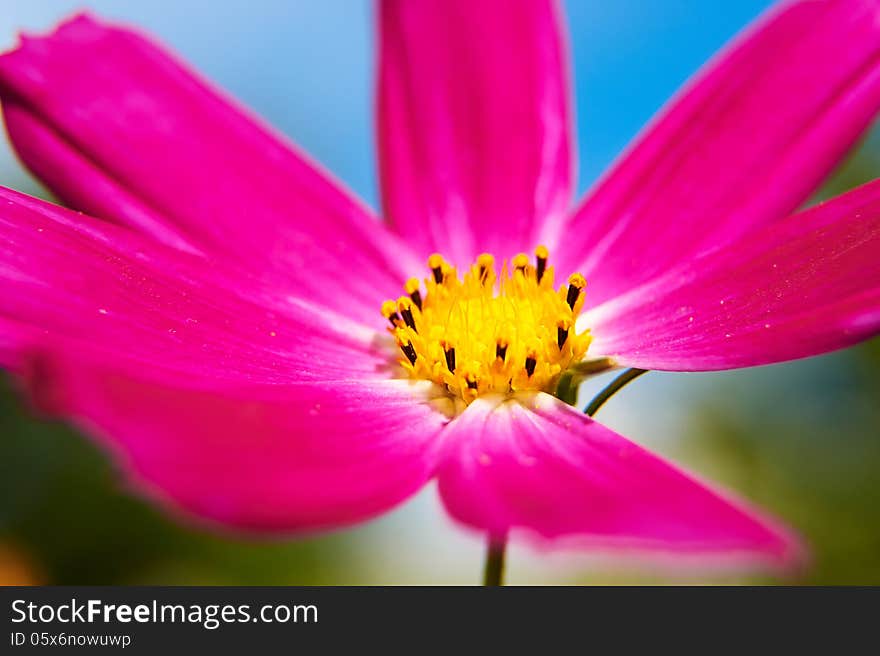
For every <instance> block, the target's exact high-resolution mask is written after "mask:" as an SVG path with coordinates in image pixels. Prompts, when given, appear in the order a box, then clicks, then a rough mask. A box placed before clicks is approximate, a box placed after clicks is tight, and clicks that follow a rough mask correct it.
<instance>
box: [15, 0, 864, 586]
mask: <svg viewBox="0 0 880 656" xmlns="http://www.w3.org/2000/svg"><path fill="white" fill-rule="evenodd" d="M10 3H11V9H12V10H11V11H10V9H9V4H10ZM75 4H76V3H71V2H48V1H47V2H39V1H37V2H35V1H33V0H28V1H25V0H7V3H5V6H6V9H4V15H3V16H2V17H0V37H2V38H3V39H5V43H11V35H12V33H13V31H14V30H15V29H17V28H18V27H21V26H23V25H27V26H29V27H33V28H40V29H44V28H45V27H46V26H48V25H50V24H51V23H52V22H54V21H55V20H57V18H58V17H60V16H63V15H64V14H65V13H67V12H69V11H70V9H71V8H72V7H73V6H75ZM88 4H89V6H93V7H94V8H96V9H97V10H98V11H100V12H103V13H108V14H110V15H113V16H119V17H121V18H124V19H126V20H129V21H131V22H135V23H137V24H140V25H144V26H147V27H148V28H149V29H150V30H152V31H154V32H156V33H158V34H159V35H160V36H161V37H162V39H163V40H165V41H166V42H170V43H171V44H172V45H173V46H174V47H175V48H176V49H177V50H179V51H181V52H182V53H183V55H184V56H185V57H187V58H188V59H190V60H191V61H193V62H194V63H195V64H196V65H197V66H198V67H199V68H201V69H202V70H203V71H205V72H206V73H207V74H208V75H209V76H210V77H212V78H213V79H215V80H216V81H218V82H219V83H220V84H222V85H223V86H224V87H226V88H227V89H229V90H230V91H232V92H233V93H235V94H236V95H237V96H239V97H240V98H242V99H243V100H244V101H245V102H246V103H248V104H250V105H251V106H253V107H255V108H256V109H257V111H258V112H260V113H261V114H263V115H264V116H265V117H266V118H267V119H268V120H269V121H270V122H273V123H275V124H276V125H278V126H279V127H280V128H281V129H282V130H284V131H285V132H286V133H288V134H289V135H290V136H292V137H294V138H295V139H296V140H297V141H299V142H300V143H301V144H303V145H304V146H305V147H306V148H307V149H308V150H310V152H312V153H313V154H314V155H315V156H316V157H317V158H318V159H319V160H320V161H322V163H324V164H325V165H327V166H328V167H329V168H331V169H332V170H333V171H334V172H335V173H337V174H338V175H339V176H340V177H341V178H342V179H343V180H345V181H346V182H347V183H348V184H349V185H350V186H351V187H352V188H354V189H355V190H356V191H357V192H358V193H360V194H361V195H362V196H363V197H365V198H366V199H367V200H368V201H369V202H371V203H373V204H374V205H375V204H376V197H375V171H374V167H373V165H372V160H371V148H372V146H371V141H370V140H371V137H370V130H371V127H370V120H371V119H370V103H371V101H370V84H371V82H370V75H371V69H370V61H371V54H370V53H371V47H372V37H371V32H370V27H371V22H370V16H369V7H368V5H367V3H364V2H346V1H340V0H337V1H336V2H328V3H322V4H321V5H320V8H319V5H318V3H300V4H296V3H284V2H280V1H272V0H267V1H264V2H260V1H258V0H254V1H251V2H243V1H241V2H239V1H236V2H229V3H224V5H223V7H222V9H220V10H216V11H215V10H214V7H213V5H210V4H206V3H205V2H195V1H194V2H183V3H176V2H175V3H172V2H156V3H139V4H140V6H138V7H134V4H135V3H131V6H128V7H124V6H123V3H116V2H112V1H111V0H106V1H100V0H98V1H95V2H90V3H88ZM125 4H128V3H125ZM765 4H766V3H765V2H762V1H760V0H755V1H739V2H730V3H714V2H696V1H693V2H674V1H667V2H660V1H659V0H658V1H657V2H635V1H633V2H621V3H615V8H614V9H610V8H609V7H608V6H607V5H602V4H600V3H589V2H570V3H567V5H566V8H567V13H568V16H569V19H570V26H571V32H572V40H573V55H574V59H575V67H574V69H575V76H576V83H577V86H576V95H577V101H578V128H579V137H580V144H579V153H580V157H581V160H582V162H583V163H582V166H581V184H580V188H581V189H584V188H585V187H586V186H587V185H588V184H589V182H590V181H591V180H592V179H593V178H595V176H596V174H597V173H598V172H599V171H600V170H601V169H602V167H603V166H605V165H607V163H608V161H609V160H610V159H611V158H612V157H613V155H614V154H615V153H616V152H617V151H618V150H619V149H620V147H622V146H623V145H624V144H625V143H626V141H627V140H628V139H629V138H631V136H632V135H633V133H634V132H635V130H636V129H638V127H639V126H640V125H641V124H642V123H643V122H644V121H645V120H646V119H647V118H648V117H649V116H650V115H651V113H653V111H654V110H655V109H656V108H657V107H658V106H659V105H660V103H662V102H663V101H664V100H665V98H666V97H667V96H668V95H669V94H670V93H671V92H672V91H673V90H674V89H675V88H676V87H677V86H678V84H680V83H681V82H682V81H683V80H684V79H685V78H686V77H687V75H689V74H690V73H691V72H692V71H693V70H694V69H695V68H696V67H697V66H699V65H700V64H701V63H702V61H703V60H705V59H706V57H707V56H708V55H710V54H711V53H712V52H713V51H714V50H715V49H716V48H717V47H719V46H720V45H721V44H723V43H724V41H725V40H726V39H727V38H729V37H730V36H731V35H732V34H733V33H734V32H735V31H736V30H738V29H739V28H740V27H741V26H742V25H744V24H745V22H747V21H748V20H749V19H750V18H752V17H753V16H754V15H755V14H757V13H758V12H759V11H760V10H761V9H762V8H763V6H764V5H765ZM195 21H198V24H199V25H200V29H199V30H191V29H190V28H189V26H191V25H192V24H194V23H195ZM685 36H686V37H687V38H682V37H685ZM230 44H233V45H234V46H235V47H232V48H230V47H229V45H230ZM305 59H308V60H309V61H303V60H305ZM878 171H880V138H878V136H877V135H876V134H873V135H872V136H870V137H869V138H868V139H867V140H866V141H865V142H864V143H863V144H862V146H861V147H860V148H859V149H858V150H857V151H856V153H855V154H854V155H853V156H852V157H851V158H850V159H849V161H848V162H847V163H846V164H845V165H844V166H843V167H842V168H841V170H840V171H839V172H838V173H837V174H836V175H835V176H834V177H833V179H832V180H830V181H829V183H828V184H827V185H826V187H825V188H824V189H823V190H822V192H821V193H820V194H819V197H822V196H823V195H824V196H827V195H832V194H835V193H839V192H840V191H843V190H845V189H848V188H851V187H852V186H855V185H857V184H860V183H862V182H864V181H867V180H870V179H873V178H875V177H877V173H878ZM0 184H4V185H6V186H11V187H15V188H18V189H21V190H23V191H26V192H28V193H34V194H36V195H41V196H44V197H45V196H46V194H45V192H44V191H43V190H42V189H41V188H40V187H39V186H38V185H37V184H36V183H35V181H33V180H32V179H31V178H29V177H28V176H27V175H26V174H25V172H24V171H23V170H22V169H21V168H20V167H19V166H18V165H17V164H15V162H14V160H13V158H12V155H11V152H10V149H9V147H8V145H6V144H2V143H0ZM878 371H880V341H878V340H876V339H875V340H873V341H872V342H870V343H867V344H864V345H862V346H859V347H857V348H853V349H850V350H848V351H845V352H841V353H836V354H832V355H828V356H824V357H821V358H815V359H812V360H809V361H801V362H794V363H789V364H784V365H776V366H773V367H763V368H758V369H752V370H745V371H737V372H726V373H717V374H661V373H653V372H652V373H650V374H648V375H647V376H644V377H643V378H641V379H639V380H638V381H636V382H635V383H633V384H632V386H631V387H629V388H627V389H626V390H624V391H623V392H622V393H621V394H620V395H619V396H618V397H616V398H615V399H614V400H612V401H611V402H610V403H609V404H608V405H607V406H606V407H605V408H603V410H602V411H601V414H600V418H601V419H602V420H603V421H604V422H606V423H607V424H609V425H610V426H611V427H613V428H615V429H617V430H619V431H620V432H622V433H624V434H625V435H628V436H629V437H631V438H632V439H634V440H636V441H637V442H640V443H642V444H645V445H646V446H648V447H650V448H653V449H655V450H657V451H659V452H661V453H663V454H664V455H666V456H668V457H670V458H673V459H674V460H676V461H677V462H678V463H680V464H682V465H683V466H686V467H688V468H690V469H691V470H693V471H695V472H697V473H698V474H700V475H701V476H702V477H704V478H706V479H710V480H714V481H717V482H718V483H720V484H723V485H725V486H727V487H728V488H730V489H732V490H735V491H737V492H738V493H739V494H741V495H743V496H745V497H747V498H749V499H751V500H753V501H754V502H755V503H757V504H759V505H760V506H763V507H764V508H766V509H767V510H769V511H771V512H773V513H775V514H777V515H778V516H780V517H782V518H784V519H785V520H787V521H788V522H789V523H790V524H792V525H793V526H794V527H796V528H797V529H798V530H800V531H801V532H802V534H803V535H804V536H805V537H806V539H807V541H808V543H809V544H810V546H811V547H812V550H813V554H814V563H813V567H812V568H811V569H810V570H809V571H808V572H807V573H806V574H805V575H803V576H802V577H799V578H797V579H794V580H786V581H785V582H787V583H833V584H878V583H880V485H878V483H880V403H878V399H880V377H878V375H877V374H878ZM604 382H607V379H599V380H596V381H591V382H590V383H589V385H588V387H589V389H588V390H585V391H583V392H582V395H581V399H582V401H583V400H584V399H586V398H588V396H589V392H590V391H595V390H596V389H598V387H599V386H601V385H602V384H603V383H604ZM481 558H482V543H481V541H480V539H479V538H477V537H475V536H472V535H470V534H468V533H466V532H464V531H462V530H461V529H459V528H457V527H455V526H453V525H452V523H451V522H450V521H449V520H448V519H447V518H446V517H445V516H444V514H443V511H442V509H441V508H440V506H439V503H438V502H437V501H436V499H435V495H434V491H433V490H432V489H428V490H426V491H425V492H424V493H422V494H420V495H419V496H418V497H417V498H416V499H415V500H414V501H412V502H410V503H408V504H405V505H404V506H403V507H402V508H400V509H398V510H396V511H394V512H392V513H390V514H389V515H386V516H385V517H382V518H380V519H378V520H376V521H374V522H371V523H369V524H366V525H364V526H361V527H357V528H355V529H352V530H349V531H342V532H337V533H334V534H331V535H329V536H323V537H318V538H312V539H304V540H296V541H252V540H245V539H242V538H240V537H235V536H228V535H226V536H224V535H217V534H213V533H209V532H206V531H204V530H201V529H199V528H194V527H192V526H187V525H181V524H179V523H175V522H173V521H172V520H170V519H168V518H167V517H164V516H163V515H162V514H160V513H159V512H158V511H157V510H155V509H154V508H152V507H151V506H149V505H147V504H145V503H142V502H141V501H140V500H138V499H137V498H136V497H134V496H132V495H130V494H129V493H128V491H127V489H126V486H125V483H124V481H121V480H120V478H119V477H118V476H117V475H116V472H115V471H114V469H113V466H112V464H111V463H110V462H109V461H108V460H107V459H106V458H105V457H104V455H103V454H102V453H101V452H99V451H97V450H96V449H95V448H93V447H92V445H91V444H90V443H89V442H88V441H87V439H85V438H83V437H80V436H79V435H77V434H75V433H74V432H73V431H72V430H71V429H69V428H67V427H65V426H64V425H60V424H56V423H47V422H43V421H41V420H39V419H37V418H36V417H34V416H33V415H32V414H31V413H29V412H28V410H27V409H26V408H25V407H24V406H23V405H22V403H21V402H20V400H19V399H18V397H17V395H16V394H15V391H14V383H13V381H11V380H9V379H8V378H6V377H3V376H2V375H0V582H2V581H6V582H12V581H14V580H18V581H30V582H42V583H58V584H74V583H80V584H83V583H91V584H99V583H100V584H113V583H160V584H189V583H202V584H214V583H216V584H325V583H338V584H347V583H366V584H369V583H472V582H476V581H477V580H478V578H479V573H480V568H481V566H482V562H481ZM509 579H510V582H512V583H539V582H546V583H590V582H601V583H618V582H620V583H640V582H641V583H665V582H723V583H740V582H744V583H753V582H776V581H778V579H772V578H768V577H766V576H762V575H756V574H752V575H744V574H730V573H725V574H721V573H718V572H711V571H705V570H704V571H699V572H688V571H667V570H658V569H657V567H656V566H655V565H654V564H653V563H649V562H632V561H611V560H608V559H607V558H599V557H594V556H590V555H582V554H554V553H543V552H535V551H533V550H531V549H529V548H527V547H522V546H514V547H513V549H512V551H511V556H510V568H509Z"/></svg>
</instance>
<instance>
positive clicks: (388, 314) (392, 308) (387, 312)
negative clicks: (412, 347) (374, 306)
mask: <svg viewBox="0 0 880 656" xmlns="http://www.w3.org/2000/svg"><path fill="white" fill-rule="evenodd" d="M382 316H383V317H385V318H386V319H388V321H390V322H391V325H392V326H393V327H394V328H397V326H398V325H400V322H401V319H400V315H399V314H397V303H395V302H394V301H385V302H384V303H382Z"/></svg>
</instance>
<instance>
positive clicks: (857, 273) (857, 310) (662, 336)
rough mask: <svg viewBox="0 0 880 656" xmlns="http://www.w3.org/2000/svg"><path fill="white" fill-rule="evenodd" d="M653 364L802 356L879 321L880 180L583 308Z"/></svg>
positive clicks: (848, 340) (598, 332)
mask: <svg viewBox="0 0 880 656" xmlns="http://www.w3.org/2000/svg"><path fill="white" fill-rule="evenodd" d="M583 320H584V322H585V324H589V325H591V326H592V328H593V334H594V336H595V339H594V341H593V344H592V345H591V347H590V348H591V351H592V352H594V353H596V354H603V355H613V356H615V357H616V358H617V359H618V361H619V362H620V364H622V365H625V366H631V367H640V368H645V369H669V370H682V371H700V370H710V369H730V368H734V367H748V366H753V365H760V364H768V363H771V362H779V361H782V360H791V359H794V358H802V357H807V356H811V355H818V354H820V353H825V352H827V351H833V350H835V349H839V348H843V347H846V346H850V345H851V344H855V343H856V342H859V341H861V340H863V339H866V338H868V337H871V336H872V335H876V334H877V333H878V332H880V181H874V182H872V183H870V184H867V185H864V186H862V187H859V188H857V189H855V190H854V191H852V192H850V193H848V194H845V195H843V196H839V197H838V198H835V199H833V200H831V201H828V202H827V203H824V204H822V205H819V206H816V207H814V208H812V209H810V210H807V211H805V212H801V213H799V214H795V215H793V216H791V217H789V218H787V219H785V220H784V221H781V222H778V223H775V224H773V225H769V226H766V227H765V228H763V229H761V230H756V231H753V232H752V233H750V234H748V235H746V236H744V237H742V238H740V239H739V240H738V241H736V242H734V243H732V244H729V245H728V246H725V247H722V248H719V249H717V250H716V251H713V252H709V253H707V254H704V255H702V256H700V257H698V258H696V259H694V260H693V261H691V262H687V263H685V264H684V265H682V266H681V267H679V268H677V269H675V270H673V271H671V272H670V273H669V274H667V275H665V276H662V277H660V278H658V279H657V280H655V281H652V282H651V283H649V284H646V285H644V286H643V287H641V288H639V289H636V290H634V291H632V292H631V293H629V294H627V295H625V296H623V297H621V298H618V299H615V300H614V301H611V302H609V303H607V304H605V305H603V306H600V307H599V308H596V309H595V310H594V311H592V312H590V313H588V314H587V315H586V316H585V317H584V319H583Z"/></svg>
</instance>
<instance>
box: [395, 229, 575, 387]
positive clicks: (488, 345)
mask: <svg viewBox="0 0 880 656" xmlns="http://www.w3.org/2000/svg"><path fill="white" fill-rule="evenodd" d="M535 257H536V265H535V266H532V265H531V263H530V260H529V258H528V256H527V255H525V254H524V253H520V254H519V255H517V256H516V257H514V258H513V260H511V267H510V268H509V267H508V265H507V264H506V263H505V264H503V265H502V267H501V270H500V272H499V271H496V269H495V258H494V257H492V255H490V254H488V253H484V254H482V255H480V256H479V257H478V258H477V260H476V262H475V263H474V264H473V265H471V266H470V267H469V268H468V269H466V272H465V273H464V275H463V276H462V277H461V278H459V276H458V274H457V273H456V270H455V269H454V268H453V267H452V266H451V265H450V264H449V263H448V262H447V261H446V260H445V259H444V258H443V257H442V256H441V255H439V254H436V253H435V254H434V255H432V256H431V257H430V258H429V259H428V268H429V269H430V270H431V275H430V276H429V277H427V278H426V279H425V280H424V288H422V286H421V285H420V283H419V281H418V280H417V279H415V278H411V279H409V280H408V281H407V282H406V284H405V285H404V290H405V291H406V293H407V296H401V297H400V298H399V299H397V301H385V302H384V303H383V304H382V315H383V316H384V317H385V318H386V319H388V320H389V321H390V323H391V326H392V327H391V328H389V331H390V332H391V333H392V335H393V336H394V338H395V340H396V342H397V345H398V347H399V348H400V352H401V356H402V357H401V358H400V360H399V362H400V364H401V365H402V366H403V368H404V369H405V370H406V371H407V372H408V373H409V375H410V376H411V377H412V378H418V379H427V380H431V381H433V382H435V383H436V384H438V385H440V386H443V387H444V388H445V389H446V390H447V391H448V392H449V394H450V395H452V396H454V397H458V398H461V399H462V400H463V401H464V402H465V403H471V402H472V401H473V400H474V399H476V398H477V397H478V396H480V395H483V394H489V393H502V394H507V393H512V392H516V391H520V390H542V391H547V392H551V393H552V392H554V391H555V390H556V386H557V384H558V382H559V379H560V376H561V375H562V374H563V373H565V372H566V370H568V369H569V368H570V367H571V366H572V365H574V364H576V363H577V362H579V361H580V360H581V359H582V358H583V357H584V355H585V354H586V352H587V349H588V347H589V345H590V341H591V340H592V337H591V336H590V334H589V330H583V331H581V332H580V333H577V332H576V325H577V324H576V322H577V317H578V315H579V314H580V311H581V309H582V307H583V303H584V294H583V293H582V292H583V290H584V287H585V286H586V281H585V280H584V277H583V276H582V275H580V274H574V275H572V276H571V277H570V278H569V279H568V285H562V286H560V287H559V288H558V290H554V288H553V284H554V283H553V278H554V272H553V268H552V267H548V266H547V261H548V258H549V253H548V251H547V248H546V247H544V246H539V247H538V248H536V249H535Z"/></svg>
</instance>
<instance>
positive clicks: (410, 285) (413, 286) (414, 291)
mask: <svg viewBox="0 0 880 656" xmlns="http://www.w3.org/2000/svg"><path fill="white" fill-rule="evenodd" d="M404 289H406V293H407V294H409V297H410V298H411V299H412V302H413V305H415V306H416V307H417V308H419V311H420V312H421V310H422V293H421V292H420V291H419V279H418V278H410V279H409V280H407V281H406V285H405V286H404Z"/></svg>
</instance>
